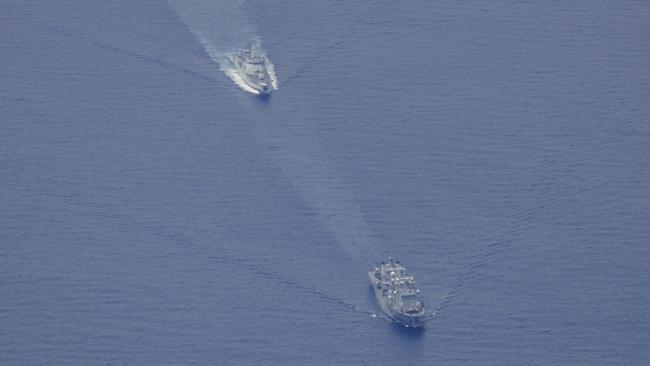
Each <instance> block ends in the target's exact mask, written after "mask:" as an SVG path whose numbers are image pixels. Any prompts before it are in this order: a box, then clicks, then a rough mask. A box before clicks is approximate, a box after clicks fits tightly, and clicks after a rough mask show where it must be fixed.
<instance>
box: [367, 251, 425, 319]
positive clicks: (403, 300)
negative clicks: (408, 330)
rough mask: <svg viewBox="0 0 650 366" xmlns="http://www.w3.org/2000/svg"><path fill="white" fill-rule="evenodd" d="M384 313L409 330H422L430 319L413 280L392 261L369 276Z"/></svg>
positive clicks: (382, 265)
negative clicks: (409, 328)
mask: <svg viewBox="0 0 650 366" xmlns="http://www.w3.org/2000/svg"><path fill="white" fill-rule="evenodd" d="M368 276H369V277H370V283H371V284H372V288H373V289H374V290H375V296H376V297H377V302H378V303H379V306H380V307H381V310H382V311H383V312H384V313H386V315H388V316H389V317H390V318H391V319H394V320H396V321H397V322H399V323H401V324H402V325H404V326H406V327H421V326H423V325H424V323H425V322H426V321H427V320H428V319H429V316H428V315H427V310H426V308H425V306H424V302H423V301H422V298H421V297H420V290H419V289H418V288H417V287H416V286H415V279H414V278H413V276H409V275H407V274H406V268H405V267H404V266H402V265H401V264H400V263H399V261H393V259H392V258H389V259H388V261H387V262H381V266H379V267H376V268H375V269H373V270H372V271H370V272H368Z"/></svg>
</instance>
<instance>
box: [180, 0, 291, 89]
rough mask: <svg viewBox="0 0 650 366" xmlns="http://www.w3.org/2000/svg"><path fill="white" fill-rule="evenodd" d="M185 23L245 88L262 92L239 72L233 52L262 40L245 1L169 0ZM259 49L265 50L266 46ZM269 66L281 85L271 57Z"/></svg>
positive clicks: (272, 77) (215, 59)
mask: <svg viewBox="0 0 650 366" xmlns="http://www.w3.org/2000/svg"><path fill="white" fill-rule="evenodd" d="M169 3H170V4H171V6H172V8H174V9H175V10H176V12H177V13H178V15H179V16H180V18H181V19H182V20H183V22H184V23H185V25H187V27H188V28H189V29H190V31H192V33H194V35H195V36H196V37H197V38H198V39H199V41H200V42H201V45H202V46H203V48H204V49H205V52H206V53H207V54H208V55H209V56H210V58H212V60H213V61H214V62H216V63H217V65H219V69H220V70H221V71H223V72H224V74H226V75H227V76H228V77H229V78H230V79H231V80H232V81H233V82H234V83H235V84H236V85H237V86H239V87H240V88H241V89H243V90H245V91H247V92H249V93H252V94H258V93H259V92H258V91H257V90H255V89H253V88H251V87H250V86H248V85H247V84H246V83H245V82H244V81H243V80H242V79H241V77H240V76H239V73H237V72H236V70H235V68H234V64H233V60H232V55H233V54H235V53H237V52H239V51H241V50H244V49H247V48H248V47H250V45H251V43H252V42H258V43H261V42H260V37H259V36H258V35H257V32H256V30H255V27H254V26H253V25H252V24H251V23H250V22H248V20H247V17H246V15H245V14H244V12H243V11H242V9H241V6H242V4H243V3H244V0H241V1H215V0H169ZM258 51H259V52H260V53H262V54H265V53H266V51H265V50H264V49H263V48H261V47H260V48H259V49H258ZM268 63H269V65H267V70H268V72H269V76H270V77H271V82H272V83H273V84H274V86H275V88H276V89H277V86H278V79H277V77H276V75H275V67H274V66H273V64H272V63H271V62H270V61H268Z"/></svg>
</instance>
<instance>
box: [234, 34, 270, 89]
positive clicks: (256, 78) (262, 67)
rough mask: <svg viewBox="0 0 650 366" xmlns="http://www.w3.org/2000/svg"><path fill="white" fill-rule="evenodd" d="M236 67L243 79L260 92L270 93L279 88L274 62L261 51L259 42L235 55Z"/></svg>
mask: <svg viewBox="0 0 650 366" xmlns="http://www.w3.org/2000/svg"><path fill="white" fill-rule="evenodd" d="M233 63H234V65H235V69H236V71H237V73H238V74H239V76H240V77H241V79H242V81H243V82H244V83H246V85H248V86H249V87H250V88H252V89H253V90H255V91H256V92H258V93H260V94H268V93H270V92H272V91H274V90H276V89H277V85H276V81H275V78H274V76H273V71H272V67H273V66H272V64H271V62H270V61H269V60H268V58H267V57H266V56H265V55H264V54H262V53H261V52H260V51H259V44H258V43H257V42H253V43H252V45H251V48H250V49H248V50H245V51H241V52H240V53H237V54H235V55H233Z"/></svg>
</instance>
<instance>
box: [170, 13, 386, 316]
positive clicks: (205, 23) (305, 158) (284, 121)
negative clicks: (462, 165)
mask: <svg viewBox="0 0 650 366" xmlns="http://www.w3.org/2000/svg"><path fill="white" fill-rule="evenodd" d="M169 2H170V4H171V5H172V8H173V9H174V10H175V11H176V12H177V13H178V15H179V17H180V18H181V19H182V21H183V22H184V23H185V24H186V26H187V27H188V28H189V30H190V31H191V32H192V33H193V34H194V35H195V36H196V38H197V39H198V40H199V42H200V43H201V45H202V46H203V48H204V50H205V52H206V53H207V54H208V55H209V57H210V58H211V59H212V60H213V61H214V62H215V63H216V64H217V65H218V66H219V69H220V70H221V71H222V72H223V73H224V74H225V75H226V76H228V77H229V78H230V79H231V80H232V81H233V82H234V83H235V84H236V85H238V86H239V87H240V88H241V89H242V90H244V91H246V92H248V93H252V94H257V91H256V90H254V89H253V88H251V87H250V86H248V85H247V84H246V83H245V82H244V81H243V80H242V78H241V77H240V75H239V73H238V72H237V71H236V68H235V65H234V59H233V56H234V55H236V54H237V53H238V52H240V51H241V50H244V49H247V48H248V47H249V46H250V44H251V43H253V42H260V37H259V35H258V33H257V31H256V29H255V27H254V26H253V25H252V24H251V23H250V22H249V21H248V18H247V16H246V14H245V13H244V11H243V9H242V5H243V4H244V1H236V2H232V1H224V0H169ZM260 52H262V53H264V50H263V49H262V50H260ZM274 69H275V68H274V65H273V64H272V63H270V61H269V65H268V71H269V76H270V77H271V79H272V80H273V82H274V83H276V84H277V76H276V75H275V70H274ZM237 96H238V100H239V101H240V104H241V105H242V107H243V109H244V110H245V112H246V113H247V114H248V117H249V120H250V121H251V122H252V126H253V133H254V136H255V138H256V140H257V141H258V143H259V144H260V145H261V146H262V147H263V149H264V151H265V153H266V154H267V155H268V156H270V157H271V160H272V161H273V162H275V163H276V164H277V165H278V167H279V168H280V169H281V171H282V172H283V173H284V175H285V176H286V177H287V178H288V181H289V182H290V183H291V185H292V186H293V187H294V189H295V190H296V191H297V192H298V193H299V194H300V195H301V197H302V198H303V200H304V202H305V203H306V205H307V207H308V208H309V209H310V210H311V211H313V213H314V214H315V216H316V217H317V218H318V220H319V222H320V223H321V224H322V225H323V227H325V228H326V229H327V231H328V232H329V233H330V234H331V235H332V237H333V239H334V240H335V241H336V242H337V243H338V244H339V245H340V247H341V248H342V249H343V250H344V251H345V253H347V255H348V256H349V257H350V258H351V259H353V260H354V263H355V264H356V266H357V267H358V268H357V269H356V270H358V272H359V273H365V271H366V270H367V269H368V268H369V267H370V265H372V264H374V262H375V261H376V260H377V259H378V250H377V248H376V246H375V245H374V242H373V239H372V237H371V235H370V230H369V227H368V225H367V223H366V220H365V218H364V216H363V212H362V209H361V205H360V204H359V203H358V202H357V200H356V199H355V197H354V195H353V193H352V191H351V190H350V189H349V187H348V186H347V185H346V183H345V181H344V179H342V178H341V176H340V174H339V173H338V171H337V169H336V167H335V165H334V164H333V163H332V162H331V161H330V160H329V159H328V158H327V156H326V154H325V152H324V151H323V150H322V149H321V147H320V143H319V141H318V140H319V138H318V136H317V134H316V133H315V129H314V126H313V124H311V123H310V122H311V121H313V120H314V118H312V117H311V116H310V115H309V113H306V111H304V110H300V106H304V105H305V103H303V101H301V100H295V101H293V102H292V103H290V106H291V108H292V109H295V108H298V110H297V112H298V113H297V114H296V113H295V112H296V111H295V110H294V111H293V112H292V111H291V110H284V111H282V110H276V109H275V108H273V107H275V106H274V105H273V104H272V103H271V101H270V100H269V99H267V100H263V99H260V98H257V97H255V98H251V97H250V96H246V95H245V94H244V93H238V95H237ZM271 98H272V97H271ZM290 113H291V114H293V115H294V116H295V115H298V116H300V117H299V118H287V116H288V115H289V114H290ZM306 249H308V248H306ZM258 270H259V268H257V269H254V271H258ZM260 274H261V275H267V276H268V275H271V276H272V277H275V278H276V279H277V280H278V281H279V282H281V283H285V284H290V285H291V286H292V287H296V286H298V284H297V282H296V281H292V280H290V279H288V278H287V277H286V276H279V277H278V276H277V274H270V273H266V271H265V273H260ZM301 287H303V289H304V290H305V291H309V292H311V293H313V294H314V295H317V296H319V297H321V298H323V299H326V300H327V301H329V302H331V303H335V304H337V305H339V306H343V307H345V308H348V309H350V310H354V311H357V312H361V313H364V314H367V315H370V316H373V317H378V316H379V315H377V314H376V313H374V312H373V311H370V310H366V309H364V307H363V306H359V305H355V304H351V303H350V302H349V301H346V300H343V299H341V298H340V297H336V296H330V295H327V294H325V293H324V292H322V291H319V290H318V289H316V288H314V287H313V286H301Z"/></svg>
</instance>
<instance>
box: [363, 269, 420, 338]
mask: <svg viewBox="0 0 650 366" xmlns="http://www.w3.org/2000/svg"><path fill="white" fill-rule="evenodd" d="M368 277H369V278H370V284H371V285H372V289H373V291H374V293H375V298H376V299H377V303H378V304H379V307H380V308H381V311H382V312H384V314H386V315H387V316H388V317H389V318H391V319H393V320H395V321H397V322H398V323H400V324H402V325H404V326H405V327H413V328H418V327H422V326H424V323H426V320H427V317H426V314H419V315H409V314H404V313H401V312H399V311H397V310H395V309H393V308H392V307H391V306H390V305H389V304H388V302H387V300H386V298H385V297H384V296H383V294H382V290H381V289H380V288H379V287H378V281H377V276H376V272H374V271H370V272H368Z"/></svg>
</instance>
